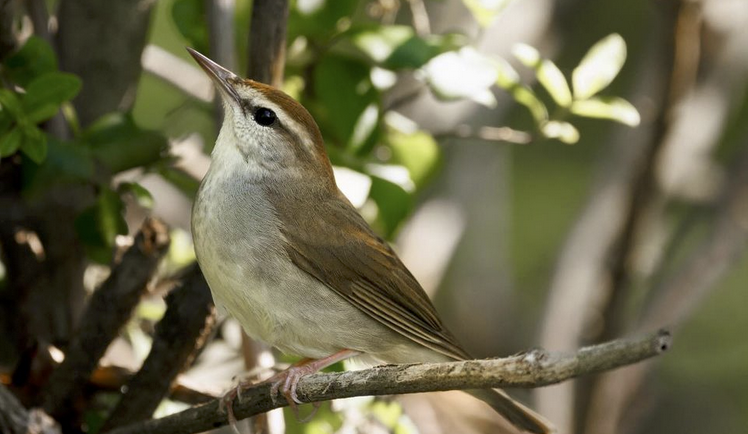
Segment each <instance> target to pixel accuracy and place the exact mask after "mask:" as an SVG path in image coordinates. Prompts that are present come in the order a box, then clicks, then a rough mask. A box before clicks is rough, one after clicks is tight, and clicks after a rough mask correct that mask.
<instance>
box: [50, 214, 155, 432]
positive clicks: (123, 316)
mask: <svg viewBox="0 0 748 434" xmlns="http://www.w3.org/2000/svg"><path fill="white" fill-rule="evenodd" d="M168 247H169V235H168V232H167V230H166V227H165V226H164V224H163V223H160V222H158V221H157V220H153V219H148V220H146V221H145V223H143V227H142V229H141V231H140V233H138V235H137V236H136V237H135V243H134V244H133V246H132V247H130V248H129V249H128V250H127V252H125V254H124V256H123V257H122V261H121V262H120V263H119V264H118V265H117V266H116V267H114V269H113V270H112V273H111V274H110V275H109V278H108V279H107V280H106V281H104V283H103V284H102V285H101V287H100V288H99V289H98V290H96V292H94V294H93V296H92V297H91V300H90V302H89V303H88V307H87V308H86V311H85V313H84V314H83V317H82V318H81V320H80V325H81V326H80V329H79V330H78V331H77V332H76V334H75V335H74V336H73V340H72V342H71V343H70V345H69V346H68V348H67V351H66V353H65V360H64V361H63V362H62V364H60V366H59V367H58V368H57V369H55V371H54V372H53V373H52V376H51V377H50V379H49V383H48V384H47V386H46V390H45V393H43V394H42V395H43V396H44V397H45V398H44V399H45V401H44V409H45V411H46V412H47V413H49V414H50V415H52V416H54V417H55V418H56V419H57V420H60V418H67V417H70V416H72V413H73V412H71V411H70V406H71V405H72V404H73V401H74V399H75V398H76V397H78V396H79V394H80V393H81V389H82V388H83V386H84V385H85V384H86V382H87V381H88V378H89V377H90V376H91V373H92V372H93V371H94V369H95V368H96V365H97V363H98V361H99V359H100V358H101V357H102V356H103V355H104V352H105V351H106V349H107V347H108V346H109V344H110V343H111V342H112V340H113V339H114V338H115V337H116V336H117V333H118V332H119V329H120V328H121V327H122V325H123V324H125V323H126V322H127V320H128V319H129V318H130V315H131V313H132V310H133V309H134V308H135V306H136V305H137V304H138V302H139V301H140V297H141V295H142V294H143V292H145V290H146V285H147V283H148V281H149V280H150V279H151V276H152V275H153V272H154V271H155V269H156V266H157V265H158V263H159V261H160V260H161V258H162V257H163V255H164V254H165V253H166V250H167V248H168Z"/></svg>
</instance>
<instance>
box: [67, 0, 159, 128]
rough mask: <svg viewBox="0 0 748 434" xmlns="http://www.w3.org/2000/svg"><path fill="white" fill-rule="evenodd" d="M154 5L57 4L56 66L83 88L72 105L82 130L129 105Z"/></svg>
mask: <svg viewBox="0 0 748 434" xmlns="http://www.w3.org/2000/svg"><path fill="white" fill-rule="evenodd" d="M154 4H155V0H124V1H116V2H103V1H99V0H62V1H61V2H60V7H59V14H58V15H59V19H58V21H59V23H60V29H59V32H58V33H57V48H58V53H59V55H60V67H61V69H63V70H65V71H69V72H72V73H74V74H77V75H78V76H80V78H81V79H82V80H83V82H84V83H86V85H85V86H83V88H82V89H81V92H80V94H78V97H77V98H76V99H75V100H74V104H75V109H76V112H77V113H78V119H79V120H80V124H81V125H82V126H84V127H85V126H87V125H89V124H91V123H92V122H93V121H95V120H96V119H98V118H99V117H100V116H102V115H104V114H106V113H109V112H112V111H115V110H127V109H129V108H130V107H131V106H132V103H133V101H134V98H135V87H136V84H137V82H138V79H139V78H140V72H141V70H142V67H141V63H140V56H141V53H142V51H143V47H144V46H145V42H146V37H147V34H148V27H149V23H150V16H151V10H152V7H153V5H154ZM81 29H86V31H85V32H82V31H81Z"/></svg>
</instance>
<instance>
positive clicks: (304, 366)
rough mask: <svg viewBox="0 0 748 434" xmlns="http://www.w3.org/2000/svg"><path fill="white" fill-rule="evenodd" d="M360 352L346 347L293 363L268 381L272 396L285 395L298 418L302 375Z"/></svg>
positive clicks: (312, 372)
mask: <svg viewBox="0 0 748 434" xmlns="http://www.w3.org/2000/svg"><path fill="white" fill-rule="evenodd" d="M359 354H360V353H359V352H358V351H354V350H347V349H346V350H340V351H338V352H337V353H334V354H331V355H329V356H327V357H323V358H321V359H304V360H300V361H298V362H296V363H294V364H293V365H291V367H289V368H288V369H286V370H285V371H282V372H279V373H277V374H275V375H273V376H272V377H270V378H269V379H268V380H267V381H266V382H268V383H271V384H272V387H271V388H270V396H271V397H273V399H275V397H276V396H278V393H280V394H281V395H283V396H284V397H285V398H286V401H287V402H288V405H289V406H290V407H291V409H292V410H293V412H294V414H296V417H297V418H298V416H299V411H298V408H297V407H296V405H297V404H302V402H301V401H300V400H299V397H298V396H297V395H296V386H297V385H298V383H299V380H300V379H301V377H303V376H305V375H309V374H314V373H315V372H317V371H319V370H321V369H324V368H326V367H328V366H330V365H332V364H334V363H337V362H339V361H341V360H345V359H347V358H349V357H353V356H357V355H359ZM318 407H319V406H315V410H314V412H313V413H312V414H311V415H310V416H308V417H307V418H306V419H309V418H310V417H311V416H313V415H314V413H316V411H317V408H318Z"/></svg>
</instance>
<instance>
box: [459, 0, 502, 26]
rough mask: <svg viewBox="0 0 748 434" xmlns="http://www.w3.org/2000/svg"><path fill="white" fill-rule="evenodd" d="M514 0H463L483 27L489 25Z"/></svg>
mask: <svg viewBox="0 0 748 434" xmlns="http://www.w3.org/2000/svg"><path fill="white" fill-rule="evenodd" d="M511 1H512V0H462V2H463V3H464V4H465V6H467V8H468V9H469V10H470V12H471V13H472V14H473V17H475V20H476V21H477V22H478V24H480V26H481V27H488V26H489V25H491V23H493V20H494V19H495V18H496V17H497V16H499V14H500V13H501V11H503V10H504V8H506V7H507V5H509V3H510V2H511Z"/></svg>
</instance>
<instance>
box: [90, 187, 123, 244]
mask: <svg viewBox="0 0 748 434" xmlns="http://www.w3.org/2000/svg"><path fill="white" fill-rule="evenodd" d="M96 207H97V215H96V218H97V222H96V224H97V228H98V230H99V232H100V233H101V235H102V237H103V238H104V240H105V241H106V242H107V244H108V245H110V246H114V239H115V237H116V236H117V235H124V234H126V233H127V222H125V219H124V216H123V212H124V208H125V207H124V204H123V203H122V199H121V198H120V196H119V194H117V192H115V191H114V190H111V189H109V188H103V189H102V190H101V192H100V193H99V198H98V200H97V202H96Z"/></svg>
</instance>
